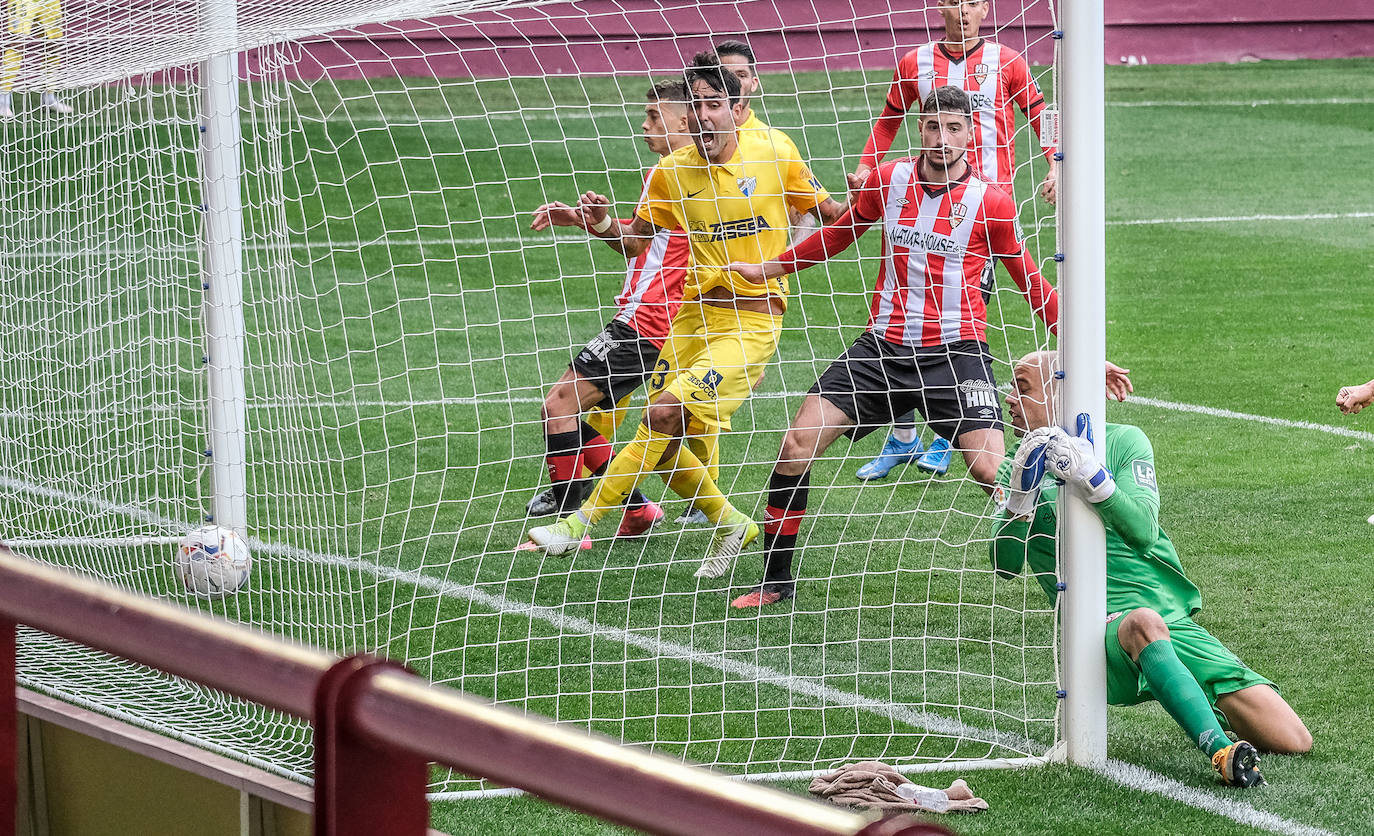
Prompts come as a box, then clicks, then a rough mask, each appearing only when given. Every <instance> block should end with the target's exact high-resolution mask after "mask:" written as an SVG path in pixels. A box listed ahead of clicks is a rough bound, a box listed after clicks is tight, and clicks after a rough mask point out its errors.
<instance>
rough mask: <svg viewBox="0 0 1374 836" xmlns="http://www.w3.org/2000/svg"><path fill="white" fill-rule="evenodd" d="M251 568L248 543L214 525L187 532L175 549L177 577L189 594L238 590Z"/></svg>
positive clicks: (218, 595) (209, 595)
mask: <svg viewBox="0 0 1374 836" xmlns="http://www.w3.org/2000/svg"><path fill="white" fill-rule="evenodd" d="M252 568H253V556H252V555H251V554H249V553H248V544H247V543H245V542H243V538H242V537H240V536H239V535H238V534H236V533H234V532H233V531H232V530H231V529H228V528H221V527H220V526H217V525H206V526H202V527H200V528H197V529H196V530H195V531H192V532H190V533H188V534H187V535H186V536H185V537H183V538H181V546H180V548H178V549H177V576H178V577H180V578H181V583H182V585H183V586H185V587H186V591H187V592H190V593H191V594H192V595H202V596H205V597H207V598H222V597H224V596H226V595H231V594H233V593H235V592H238V591H239V590H240V589H242V588H243V587H244V586H245V585H246V584H247V583H248V575H249V574H250V573H251V572H252Z"/></svg>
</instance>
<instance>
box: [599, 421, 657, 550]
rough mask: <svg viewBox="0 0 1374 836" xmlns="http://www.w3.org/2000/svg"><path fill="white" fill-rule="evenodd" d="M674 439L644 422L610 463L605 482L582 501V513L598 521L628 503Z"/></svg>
mask: <svg viewBox="0 0 1374 836" xmlns="http://www.w3.org/2000/svg"><path fill="white" fill-rule="evenodd" d="M672 441H673V437H672V436H671V435H663V434H662V433H656V432H654V431H653V430H650V429H649V428H648V427H646V426H644V425H643V424H640V425H639V429H638V430H637V431H636V432H635V437H634V440H633V441H631V442H630V443H629V444H626V445H625V448H624V449H623V450H621V451H620V452H619V453H617V454H616V456H615V458H613V459H611V462H610V464H608V465H606V475H605V476H602V477H601V481H600V482H597V483H596V490H594V491H592V495H591V496H590V497H588V498H587V501H586V502H584V503H582V509H581V511H580V513H581V514H582V518H583V519H585V520H586V521H587V524H588V525H591V524H593V523H595V522H597V521H598V520H600V519H601V518H602V517H604V516H606V514H607V513H609V512H610V511H611V510H612V509H615V508H619V507H620V506H621V505H622V504H624V502H625V497H627V496H629V495H630V491H632V490H634V489H635V486H637V485H638V484H639V480H640V479H643V478H644V474H646V473H648V472H649V471H651V470H653V469H654V467H655V466H656V465H657V464H658V460H659V459H661V458H663V451H665V450H667V449H668V445H669V444H671V443H672Z"/></svg>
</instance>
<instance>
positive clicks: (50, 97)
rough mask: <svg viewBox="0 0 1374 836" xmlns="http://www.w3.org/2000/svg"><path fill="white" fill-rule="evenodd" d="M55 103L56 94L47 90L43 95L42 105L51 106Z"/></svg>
mask: <svg viewBox="0 0 1374 836" xmlns="http://www.w3.org/2000/svg"><path fill="white" fill-rule="evenodd" d="M56 101H57V94H56V93H54V92H53V91H51V90H49V91H48V92H46V93H44V94H43V104H45V105H50V104H52V103H53V102H56Z"/></svg>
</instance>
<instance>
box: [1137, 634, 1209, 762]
mask: <svg viewBox="0 0 1374 836" xmlns="http://www.w3.org/2000/svg"><path fill="white" fill-rule="evenodd" d="M1138 661H1139V663H1140V670H1141V672H1142V673H1144V674H1145V681H1146V682H1147V683H1149V685H1150V693H1152V694H1154V695H1155V699H1156V700H1158V701H1159V704H1160V705H1162V706H1164V710H1165V711H1167V712H1169V716H1170V717H1173V718H1174V722H1176V723H1178V724H1179V726H1181V727H1182V728H1183V731H1184V732H1185V733H1187V735H1188V738H1189V739H1190V740H1192V741H1193V743H1195V744H1196V745H1197V747H1198V748H1199V749H1201V750H1202V751H1203V752H1205V753H1207V755H1208V756H1209V757H1210V756H1211V755H1212V754H1213V753H1215V752H1216V751H1217V750H1219V749H1223V748H1225V747H1226V746H1229V745H1230V743H1231V741H1230V740H1228V739H1227V738H1226V732H1225V731H1223V730H1222V728H1221V724H1220V723H1218V722H1217V716H1216V713H1215V712H1213V711H1212V704H1211V703H1210V702H1208V701H1207V695H1206V694H1205V693H1203V691H1202V686H1201V685H1198V684H1197V680H1196V679H1194V678H1193V675H1192V674H1191V673H1189V672H1188V669H1187V668H1185V667H1184V666H1183V663H1182V662H1180V661H1179V660H1178V654H1177V653H1176V652H1175V651H1174V643H1173V642H1171V641H1169V640H1168V639H1159V640H1158V641H1153V642H1150V643H1149V644H1148V645H1146V646H1145V649H1144V650H1142V651H1140V659H1139V660H1138Z"/></svg>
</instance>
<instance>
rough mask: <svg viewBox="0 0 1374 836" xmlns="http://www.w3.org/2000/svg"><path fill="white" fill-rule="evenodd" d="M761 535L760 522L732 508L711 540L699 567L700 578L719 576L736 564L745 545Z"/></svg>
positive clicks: (697, 573) (698, 574)
mask: <svg viewBox="0 0 1374 836" xmlns="http://www.w3.org/2000/svg"><path fill="white" fill-rule="evenodd" d="M758 536H759V524H758V523H756V522H754V521H753V520H752V519H750V518H749V515H748V514H745V513H742V512H740V511H735V510H733V509H732V510H731V511H730V514H729V515H727V516H726V517H725V519H723V520H721V522H720V525H719V527H717V528H716V536H715V537H714V538H712V540H711V550H710V551H709V552H707V553H706V557H704V558H702V560H701V565H700V566H699V567H697V571H696V576H697V577H698V578H719V577H721V576H722V575H724V574H725V573H726V572H729V571H730V567H731V566H732V565H733V564H734V562H735V558H737V557H739V554H740V552H742V551H744V547H745V546H747V545H749V544H750V543H752V542H754V540H756V539H758Z"/></svg>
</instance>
